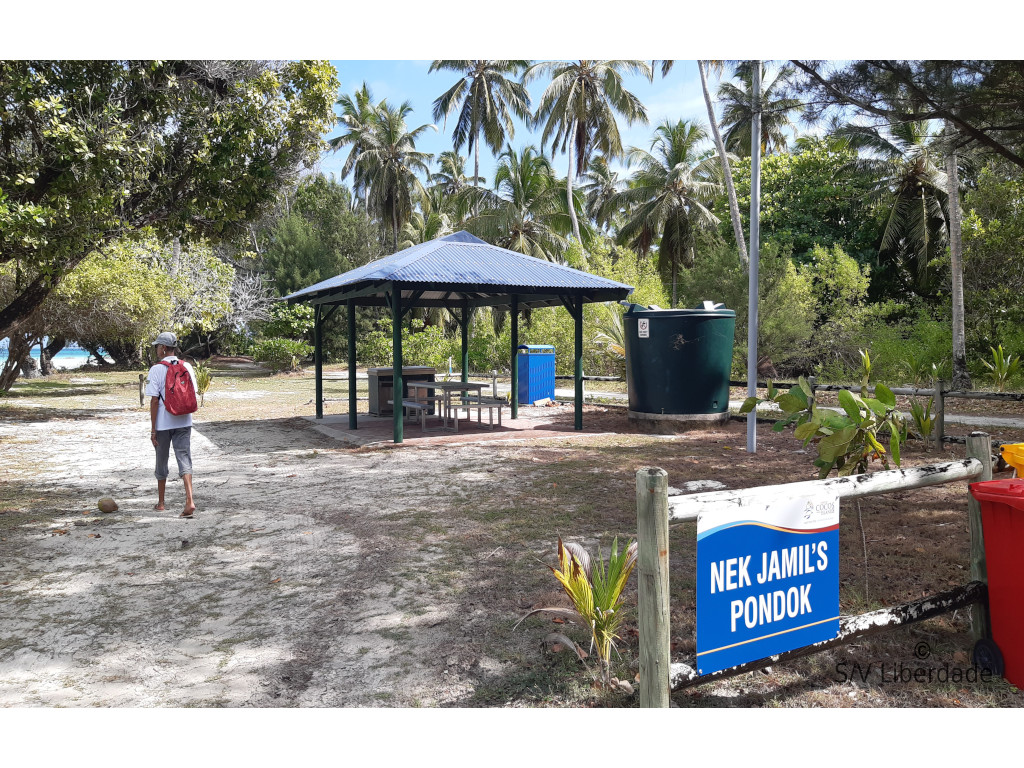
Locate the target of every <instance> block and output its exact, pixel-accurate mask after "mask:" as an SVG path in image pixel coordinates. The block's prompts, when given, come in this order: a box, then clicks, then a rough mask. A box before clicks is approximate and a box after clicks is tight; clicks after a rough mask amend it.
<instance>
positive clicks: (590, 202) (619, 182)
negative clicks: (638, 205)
mask: <svg viewBox="0 0 1024 768" xmlns="http://www.w3.org/2000/svg"><path fill="white" fill-rule="evenodd" d="M584 178H586V182H585V183H584V184H583V185H582V186H581V187H580V189H581V191H582V192H583V193H584V195H585V199H586V206H587V207H586V210H587V216H589V217H590V218H591V219H593V220H594V223H595V224H597V226H599V227H601V228H602V229H604V230H607V229H608V228H609V227H610V226H611V225H612V222H613V220H614V219H615V218H616V216H617V215H618V209H616V208H615V207H614V206H613V205H611V201H612V200H613V199H614V198H615V196H616V195H618V194H619V193H620V192H621V191H622V190H623V189H625V187H626V182H625V180H623V179H620V178H619V174H618V173H616V172H615V171H613V170H612V169H611V168H610V167H609V165H608V158H606V157H605V156H604V155H598V156H597V157H595V158H594V159H593V160H591V161H590V165H589V166H587V172H586V174H584Z"/></svg>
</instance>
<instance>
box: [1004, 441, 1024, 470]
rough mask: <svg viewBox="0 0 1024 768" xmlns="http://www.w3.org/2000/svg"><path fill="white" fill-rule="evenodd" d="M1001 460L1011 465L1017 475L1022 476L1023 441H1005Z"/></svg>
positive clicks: (1023, 460) (1023, 467)
mask: <svg viewBox="0 0 1024 768" xmlns="http://www.w3.org/2000/svg"><path fill="white" fill-rule="evenodd" d="M1002 453H1003V461H1005V462H1006V463H1007V464H1009V465H1010V466H1011V467H1013V469H1014V471H1015V472H1016V473H1017V477H1021V476H1024V443H1005V444H1004V445H1003V449H1002Z"/></svg>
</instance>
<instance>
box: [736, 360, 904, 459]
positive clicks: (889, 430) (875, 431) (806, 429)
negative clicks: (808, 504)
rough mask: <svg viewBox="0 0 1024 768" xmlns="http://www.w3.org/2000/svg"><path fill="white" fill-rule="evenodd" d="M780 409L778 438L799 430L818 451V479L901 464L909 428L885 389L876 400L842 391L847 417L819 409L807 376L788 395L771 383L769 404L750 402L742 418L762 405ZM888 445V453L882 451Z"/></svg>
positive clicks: (806, 443) (878, 388)
mask: <svg viewBox="0 0 1024 768" xmlns="http://www.w3.org/2000/svg"><path fill="white" fill-rule="evenodd" d="M762 402H772V403H775V404H776V405H777V406H778V407H779V408H780V409H781V410H782V412H783V418H782V419H781V420H779V421H777V422H776V423H775V426H774V427H773V428H772V430H773V431H774V432H782V431H783V430H785V429H786V428H787V427H789V426H791V425H792V426H795V430H794V432H793V436H794V437H796V438H797V439H798V440H802V441H803V444H804V447H805V448H806V447H808V446H810V445H814V446H815V447H816V448H817V450H818V456H817V458H816V459H815V461H814V466H816V467H818V476H819V477H821V478H825V477H828V475H829V473H830V472H831V471H832V470H833V469H835V470H836V471H837V472H838V473H839V476H840V477H844V476H847V475H853V474H859V473H861V472H866V471H867V469H868V466H869V465H870V464H871V462H873V461H879V462H881V464H882V466H883V468H884V469H889V457H890V456H891V457H892V460H893V462H894V463H895V464H896V466H899V464H900V444H901V443H903V442H904V441H905V440H906V438H907V427H906V424H905V423H904V421H903V418H902V417H901V416H900V414H899V412H898V411H897V410H896V396H895V395H894V394H893V393H892V390H891V389H889V388H888V387H886V386H885V385H884V384H879V385H877V386H876V387H875V397H873V398H872V397H862V396H860V395H856V394H854V393H853V392H850V391H848V390H840V391H839V405H840V406H842V409H843V413H836V412H835V411H833V410H831V409H825V408H819V407H818V405H817V403H815V401H814V396H813V391H812V390H811V386H810V384H809V383H808V382H807V379H805V378H804V377H803V376H801V377H800V378H799V380H798V383H797V385H796V386H794V387H791V388H790V389H789V391H788V392H782V391H781V390H777V389H775V387H774V386H773V385H772V384H771V382H768V398H767V399H761V398H757V397H748V398H747V399H746V401H744V403H743V407H742V408H741V409H740V413H750V411H752V410H753V409H754V408H756V407H757V405H758V403H762ZM886 438H887V439H888V443H889V447H888V449H886V448H885V446H884V445H882V440H883V439H886Z"/></svg>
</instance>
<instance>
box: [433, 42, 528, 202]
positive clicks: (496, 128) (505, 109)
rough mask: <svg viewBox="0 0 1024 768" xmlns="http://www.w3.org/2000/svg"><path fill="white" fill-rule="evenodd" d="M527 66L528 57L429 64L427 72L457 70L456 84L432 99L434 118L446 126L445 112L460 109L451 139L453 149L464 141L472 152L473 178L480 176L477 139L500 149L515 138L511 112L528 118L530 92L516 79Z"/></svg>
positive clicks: (457, 147)
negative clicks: (508, 59)
mask: <svg viewBox="0 0 1024 768" xmlns="http://www.w3.org/2000/svg"><path fill="white" fill-rule="evenodd" d="M529 66H530V62H529V61H528V60H522V61H511V60H510V61H489V60H485V59H473V60H469V59H467V60H447V59H445V60H437V61H434V62H433V63H432V64H431V65H430V69H429V70H428V71H429V72H435V71H451V72H458V73H459V74H460V77H459V79H458V80H457V81H456V83H455V85H453V86H452V87H451V88H449V89H448V90H447V91H445V92H444V93H443V94H441V95H440V96H438V97H437V99H435V100H434V121H435V122H437V121H440V120H442V119H443V120H444V121H445V126H446V127H447V121H448V115H450V114H452V113H454V112H458V113H459V118H458V120H457V121H456V123H455V130H454V131H453V132H452V143H453V145H454V147H455V151H456V152H458V151H459V150H460V149H462V145H463V144H466V145H467V146H468V148H469V150H470V151H471V152H473V178H474V179H478V178H479V177H480V139H481V138H483V141H484V143H486V144H487V146H488V147H490V148H491V151H492V152H499V151H500V150H501V148H502V147H503V146H504V145H505V142H506V141H511V140H512V139H513V138H515V125H514V124H513V122H512V116H513V115H515V116H516V117H518V118H520V119H522V120H528V119H529V116H530V94H529V92H528V91H527V90H526V86H525V85H523V83H521V82H519V81H518V80H517V79H515V78H518V77H519V76H520V75H521V74H522V72H523V71H524V70H526V68H527V67H529ZM481 134H482V135H481ZM474 183H478V182H474Z"/></svg>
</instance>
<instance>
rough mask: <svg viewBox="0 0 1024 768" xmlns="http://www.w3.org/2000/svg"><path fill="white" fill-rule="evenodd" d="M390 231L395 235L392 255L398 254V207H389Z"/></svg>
mask: <svg viewBox="0 0 1024 768" xmlns="http://www.w3.org/2000/svg"><path fill="white" fill-rule="evenodd" d="M391 231H392V232H394V234H395V241H394V249H395V250H394V251H392V253H398V207H397V206H394V205H392V206H391Z"/></svg>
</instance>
